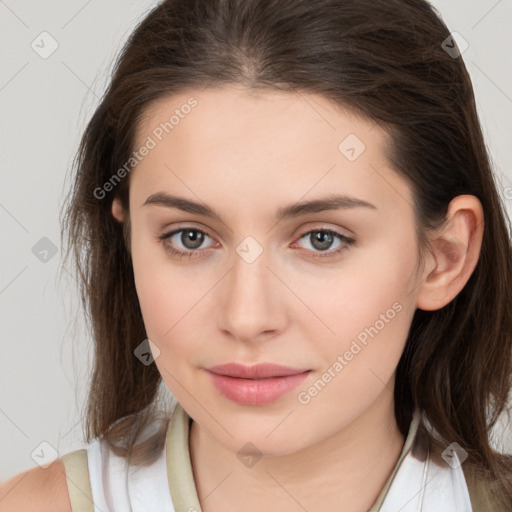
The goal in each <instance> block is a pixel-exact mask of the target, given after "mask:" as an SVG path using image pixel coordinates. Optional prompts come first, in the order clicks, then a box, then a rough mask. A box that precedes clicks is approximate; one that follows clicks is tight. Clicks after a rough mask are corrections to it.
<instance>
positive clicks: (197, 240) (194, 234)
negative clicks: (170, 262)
mask: <svg viewBox="0 0 512 512" xmlns="http://www.w3.org/2000/svg"><path fill="white" fill-rule="evenodd" d="M187 237H188V238H189V240H192V243H191V244H190V242H189V241H188V240H187ZM203 239H204V235H203V234H202V233H200V232H199V231H194V230H190V231H184V232H183V234H182V235H181V241H182V243H183V245H184V246H185V247H187V248H188V249H196V248H197V247H199V246H200V245H201V244H202V243H203Z"/></svg>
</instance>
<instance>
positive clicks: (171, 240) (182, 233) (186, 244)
mask: <svg viewBox="0 0 512 512" xmlns="http://www.w3.org/2000/svg"><path fill="white" fill-rule="evenodd" d="M178 235H179V236H178ZM308 237H309V238H308ZM206 238H210V239H212V238H211V237H210V236H209V235H208V234H207V233H205V232H204V231H202V230H200V229H197V228H182V229H178V230H175V231H172V232H170V233H166V234H163V235H161V236H160V237H159V239H160V240H161V242H162V243H163V245H164V247H165V249H166V250H167V251H168V252H169V253H171V254H173V255H175V256H179V257H183V256H189V257H190V256H194V255H200V253H201V252H203V249H199V247H201V245H202V244H203V243H204V242H205V240H206ZM336 238H337V239H338V240H339V241H340V244H339V245H338V246H337V247H335V248H334V249H331V246H332V245H333V243H334V240H335V239H336ZM302 239H306V240H309V243H310V244H311V246H312V249H310V250H311V251H312V253H313V254H312V256H313V257H329V256H334V255H335V254H338V253H339V252H341V251H343V250H345V249H346V248H347V247H348V246H350V245H352V244H353V243H354V242H355V240H354V239H352V238H349V237H347V236H345V235H342V234H341V233H338V232H337V231H333V230H331V229H314V230H311V231H308V232H307V233H304V234H303V235H301V237H300V238H299V240H302ZM212 240H213V239H212ZM178 242H179V243H181V244H182V247H183V248H182V249H180V248H179V245H178ZM177 245H178V249H177V248H176V246H177ZM294 245H296V244H294ZM329 249H331V250H329ZM315 253H317V254H315Z"/></svg>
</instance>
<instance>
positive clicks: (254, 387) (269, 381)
mask: <svg viewBox="0 0 512 512" xmlns="http://www.w3.org/2000/svg"><path fill="white" fill-rule="evenodd" d="M206 371H207V372H208V374H209V375H210V377H211V379H212V382H213V385H214V386H215V388H216V389H217V390H218V391H219V392H220V393H221V394H222V395H223V396H225V397H226V398H228V399H230V400H231V401H233V402H236V403H238V404H242V405H262V404H267V403H271V402H274V401H276V400H277V399H279V398H281V397H282V396H284V395H286V394H288V393H289V392H290V391H292V390H293V389H295V388H296V387H297V386H298V385H299V384H300V383H301V382H302V381H303V380H304V379H305V378H306V377H307V376H308V375H309V374H310V373H311V370H310V369H300V368H291V367H288V366H281V365H276V364H271V363H262V364H257V365H254V366H245V365H241V364H237V363H229V364H223V365H218V366H214V367H212V368H208V369H206Z"/></svg>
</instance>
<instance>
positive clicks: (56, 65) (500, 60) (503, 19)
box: [0, 0, 512, 481]
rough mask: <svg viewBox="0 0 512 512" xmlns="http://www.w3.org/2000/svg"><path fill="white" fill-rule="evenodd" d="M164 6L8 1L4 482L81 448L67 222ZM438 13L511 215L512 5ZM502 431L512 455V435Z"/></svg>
mask: <svg viewBox="0 0 512 512" xmlns="http://www.w3.org/2000/svg"><path fill="white" fill-rule="evenodd" d="M155 3H156V2H155V1H151V2H150V1H140V2H137V3H136V4H135V3H131V4H128V3H127V2H126V1H121V0H108V1H105V0H103V1H101V2H100V1H99V0H89V1H83V0H80V1H78V0H75V1H69V0H68V1H66V2H65V1H63V0H52V1H47V2H28V1H27V0H25V1H23V0H6V1H3V0H0V45H1V46H0V47H1V48H2V54H1V66H0V72H1V74H0V116H1V117H0V118H1V120H2V122H1V126H0V130H1V132H0V144H1V146H0V149H1V153H0V155H1V156H0V162H1V175H0V176H1V177H0V179H1V181H0V229H1V238H0V240H1V244H0V258H1V259H0V307H1V324H0V329H1V331H0V335H1V338H0V340H1V357H0V481H3V480H5V479H7V478H8V477H10V476H11V475H13V474H15V473H18V472H20V471H23V470H26V469H28V468H30V467H34V466H35V465H36V462H35V461H36V458H34V459H33V458H32V456H31V454H32V453H34V450H36V453H40V450H41V447H40V443H42V442H45V443H49V445H50V446H51V447H53V449H55V451H56V453H58V455H59V456H62V455H63V454H64V453H66V452H68V451H71V450H74V449H78V448H81V447H83V446H84V443H83V439H82V413H83V405H84V402H85V392H86V389H87V382H88V378H89V372H90V363H91V350H90V339H89V337H88V335H87V332H86V330H85V328H84V325H83V321H79V323H78V324H77V325H76V326H75V328H73V324H72V321H73V318H74V317H75V315H76V314H77V313H80V305H79V302H78V298H77V292H76V287H75V282H74V280H73V278H72V276H71V275H70V274H68V273H67V272H66V271H65V270H64V271H63V275H62V280H61V281H60V282H59V281H58V279H57V278H58V272H59V266H60V260H61V254H60V226H59V217H58V215H59V209H60V206H61V204H62V200H63V197H64V194H65V191H66V190H67V187H68V186H69V175H68V169H69V168H70V165H71V161H72V158H73V155H74V152H75V150H76V148H77V144H78V140H79V136H80V134H81V132H82V131H83V129H84V127H85V124H86V122H87V120H88V119H89V117H90V116H91V114H92V112H93V110H94V108H95V106H96V105H97V102H98V99H99V97H100V96H101V94H102V92H103V90H104V87H105V85H106V83H107V80H108V74H109V71H110V69H111V65H112V62H113V58H114V56H115V55H116V54H117V52H118V50H119V49H120V48H121V45H122V43H123V42H124V41H125V39H126V38H127V36H128V34H129V33H130V31H131V30H132V28H133V27H134V26H135V24H136V22H137V21H138V20H139V19H140V18H141V17H142V16H143V14H144V13H145V12H146V11H147V10H148V8H149V7H151V6H153V5H155ZM433 4H434V5H435V6H436V7H437V8H438V9H439V10H440V12H441V14H442V15H443V18H444V19H445V21H446V23H447V25H448V27H449V28H450V30H451V31H456V32H458V33H460V34H461V35H462V36H463V38H464V39H465V40H466V41H467V42H468V43H469V47H468V49H467V50H466V51H465V52H464V53H463V58H464V61H465V62H466V65H467V66H468V69H469V72H470V74H471V76H472V79H473V84H474V88H475V92H476V97H477V103H478V108H479V112H480V116H481V121H482V125H483V128H484V133H485V135H486V139H487V144H488V146H489V149H490V152H491V154H492V157H493V160H494V163H495V166H496V169H495V171H496V176H497V179H498V183H499V186H500V190H501V192H502V194H503V196H504V197H506V198H507V208H508V211H509V215H510V213H511V211H512V171H511V163H512V156H511V152H510V145H511V142H512V137H511V135H512V120H511V119H512V72H511V63H510V60H509V56H508V55H509V52H507V51H506V49H508V50H509V49H510V48H512V31H510V26H511V22H512V0H499V1H496V0H489V1H487V0H486V1H481V0H472V1H467V0H450V1H443V2H441V1H440V0H436V1H434V2H433ZM44 31H46V32H48V33H49V34H50V35H51V37H52V38H53V39H54V40H55V41H56V42H57V43H58V48H57V50H56V51H55V52H54V53H53V54H52V55H50V56H49V57H47V58H42V57H41V56H40V55H39V54H38V53H36V51H35V50H34V49H33V48H32V47H31V45H32V42H33V41H35V43H34V45H36V44H39V46H40V47H39V48H38V51H39V52H42V51H47V50H48V49H50V48H51V46H50V45H51V40H50V38H49V37H48V36H42V37H45V38H46V39H44V41H45V43H44V48H41V46H42V43H40V40H41V37H40V36H39V35H40V34H41V33H42V32H44ZM38 42H39V43H38ZM36 48H37V47H36ZM41 239H43V240H41ZM34 247H35V249H33V248H34ZM52 249H53V251H54V252H55V254H52ZM45 250H46V251H48V252H47V253H45V252H44V251H45ZM497 432H498V433H499V434H500V435H501V436H502V438H503V439H504V441H505V442H506V447H507V450H510V451H512V442H510V441H511V440H510V439H508V440H507V437H508V436H509V434H510V430H509V429H507V430H506V431H504V430H503V429H500V430H498V431H497ZM503 435H505V437H503ZM43 449H45V450H46V453H48V452H51V449H50V448H48V445H43ZM34 457H35V456H34Z"/></svg>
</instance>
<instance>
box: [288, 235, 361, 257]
mask: <svg viewBox="0 0 512 512" xmlns="http://www.w3.org/2000/svg"><path fill="white" fill-rule="evenodd" d="M336 238H337V239H338V240H339V242H340V243H339V245H338V246H337V247H336V248H335V249H333V250H329V249H330V248H331V247H332V245H333V244H334V241H335V240H336ZM302 239H306V241H307V242H309V244H310V246H311V247H312V251H313V254H311V257H313V258H318V257H320V258H328V257H332V256H335V255H337V254H339V253H340V252H342V251H344V250H346V249H347V248H348V247H349V246H351V245H353V244H354V243H355V240H354V239H353V238H349V237H348V236H345V235H342V234H341V233H338V232H337V231H333V230H332V229H313V230H310V231H308V232H307V233H304V234H303V235H302V236H301V237H300V239H299V240H302ZM294 245H295V244H294ZM315 253H317V254H315Z"/></svg>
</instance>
